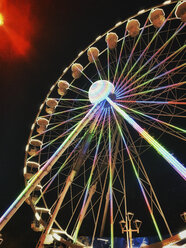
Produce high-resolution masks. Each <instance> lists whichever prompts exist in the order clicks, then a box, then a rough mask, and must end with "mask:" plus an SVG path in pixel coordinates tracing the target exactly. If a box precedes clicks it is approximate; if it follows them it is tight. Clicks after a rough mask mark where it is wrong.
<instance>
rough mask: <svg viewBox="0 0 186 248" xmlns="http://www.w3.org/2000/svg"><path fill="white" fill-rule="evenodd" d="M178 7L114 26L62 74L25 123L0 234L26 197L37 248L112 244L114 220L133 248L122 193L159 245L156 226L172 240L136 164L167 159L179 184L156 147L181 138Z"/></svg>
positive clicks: (181, 10)
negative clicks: (14, 194) (13, 193)
mask: <svg viewBox="0 0 186 248" xmlns="http://www.w3.org/2000/svg"><path fill="white" fill-rule="evenodd" d="M185 4H186V2H185V1H180V2H174V1H173V2H171V1H165V2H164V3H163V4H162V5H160V6H157V7H154V8H152V9H147V10H142V11H140V12H139V13H138V14H137V15H135V16H133V17H131V18H129V19H128V20H125V21H123V22H120V23H118V24H116V25H115V26H114V27H113V28H111V29H110V30H108V31H107V32H106V33H104V34H103V35H101V36H99V37H98V38H97V39H96V40H95V41H94V42H93V43H92V44H90V46H88V47H87V48H86V49H85V50H84V51H82V52H81V53H80V54H79V55H78V56H77V58H76V59H75V60H74V61H73V62H72V63H71V64H70V65H69V66H68V67H67V68H66V69H65V70H64V71H63V73H62V75H61V76H60V78H59V79H58V80H57V82H56V83H55V84H54V85H53V86H52V87H51V89H50V91H49V93H48V95H47V96H46V98H45V100H44V102H43V103H42V105H41V107H40V109H39V113H38V115H37V117H36V119H35V122H34V123H33V125H32V128H31V133H30V137H29V140H28V144H27V146H26V155H25V166H24V178H25V185H26V187H25V189H24V190H23V192H22V193H21V194H20V195H19V197H18V198H17V199H16V200H15V201H14V202H13V204H12V205H11V206H10V207H9V209H8V210H7V211H6V212H5V214H4V215H3V216H2V217H1V219H0V230H1V229H2V228H3V227H4V225H6V223H7V222H8V221H9V219H10V218H11V217H12V216H13V214H14V213H15V212H16V211H17V209H18V208H19V207H20V206H21V205H22V204H23V203H24V202H25V201H26V202H27V204H28V205H30V207H31V208H32V210H33V213H34V220H33V222H32V224H31V227H32V229H33V230H34V231H36V232H41V233H42V234H41V237H40V240H39V242H38V244H37V245H36V247H37V248H44V247H54V244H55V245H57V246H59V247H60V245H61V246H62V245H64V246H66V247H93V245H94V240H95V239H96V237H97V238H98V237H100V238H102V237H104V236H106V235H109V236H110V247H111V248H113V247H114V238H115V236H116V235H115V233H117V232H118V229H119V228H120V226H119V223H120V224H121V223H123V224H125V226H124V227H123V228H124V229H123V230H126V231H124V232H125V233H126V239H127V247H132V236H131V232H132V231H134V230H133V229H132V228H131V226H130V225H131V223H130V219H129V216H128V215H129V213H130V212H129V211H128V209H129V210H130V208H131V206H132V205H133V204H136V203H135V202H132V203H131V200H130V197H129V194H128V192H132V193H133V194H135V195H136V197H137V195H138V194H139V193H140V192H141V193H140V194H141V195H142V197H143V198H144V202H145V204H146V209H147V212H149V216H150V220H151V223H152V225H153V228H154V230H155V231H156V233H157V236H158V238H159V240H160V242H161V244H163V241H162V240H163V238H162V229H163V228H165V229H166V232H167V233H168V235H169V236H170V240H171V237H172V232H171V228H170V227H169V224H168V221H167V219H166V217H165V214H164V212H163V209H162V207H161V205H160V202H159V200H158V197H157V195H156V193H155V190H154V188H153V186H152V183H151V181H150V176H149V175H148V174H149V168H148V166H149V162H148V160H147V159H145V160H144V161H143V158H144V156H145V155H146V154H148V153H149V152H152V151H153V152H154V154H155V155H154V156H156V155H157V154H158V155H159V160H160V161H164V162H163V163H162V165H161V163H160V164H159V165H157V170H161V166H165V165H164V163H165V164H167V168H168V167H169V165H170V170H173V171H174V172H175V173H178V175H180V180H186V169H185V167H184V165H183V161H179V158H177V157H176V156H175V155H173V154H172V153H171V152H170V151H169V149H168V148H167V147H166V145H163V144H164V143H163V142H164V141H165V140H167V139H169V137H171V139H174V142H175V144H179V143H181V142H185V141H186V137H185V133H186V130H185V129H184V124H183V123H184V120H185V118H186V110H185V108H184V107H185V105H186V100H185V95H184V94H185V85H186V81H185V72H184V69H185V65H186V63H185V56H184V55H185V46H186V45H185V43H184V39H183V37H184V35H185V15H186V9H185ZM174 148H175V154H176V149H177V147H176V146H175V147H174ZM152 170H153V171H154V170H155V168H152ZM147 171H148V173H147ZM131 172H132V175H133V178H135V179H136V181H137V184H136V185H137V186H138V187H136V188H135V189H134V187H133V186H132V185H131V183H130V181H131ZM129 175H130V176H129ZM127 220H129V221H127ZM90 223H91V225H90ZM139 224H140V225H141V223H140V222H139V220H137V222H136V228H137V229H135V231H136V230H137V231H138V232H139ZM108 226H109V228H108ZM129 230H131V232H129ZM83 233H88V235H87V236H91V239H90V244H88V245H87V244H84V243H83V240H81V239H80V237H81V236H82V234H83ZM180 239H181V238H180Z"/></svg>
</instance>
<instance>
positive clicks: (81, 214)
mask: <svg viewBox="0 0 186 248" xmlns="http://www.w3.org/2000/svg"><path fill="white" fill-rule="evenodd" d="M102 115H103V113H102ZM105 118H106V111H105V114H104V120H103V122H102V128H101V132H100V135H99V139H98V144H97V147H96V151H95V155H94V161H93V164H92V168H91V172H90V176H89V179H88V182H87V186H86V191H85V196H84V200H83V205H82V208H81V211H80V216H79V221H78V224H77V226H76V230H75V232H74V242H76V240H77V237H78V233H79V229H80V226H81V223H82V221H83V218H84V214H85V212H84V210H85V204H86V202H87V197H88V193H89V191H90V185H91V182H92V177H93V173H94V170H95V167H96V163H97V156H98V151H99V146H100V143H101V139H102V135H103V130H104V126H105ZM100 121H101V120H100ZM100 121H99V122H100ZM99 124H100V123H97V126H98V125H99ZM93 135H94V132H92V133H91V135H90V136H89V140H88V143H90V141H91V139H92V137H93ZM85 147H87V146H85Z"/></svg>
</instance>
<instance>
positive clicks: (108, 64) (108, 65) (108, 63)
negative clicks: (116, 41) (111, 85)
mask: <svg viewBox="0 0 186 248" xmlns="http://www.w3.org/2000/svg"><path fill="white" fill-rule="evenodd" d="M107 78H108V81H110V59H109V48H108V46H107Z"/></svg>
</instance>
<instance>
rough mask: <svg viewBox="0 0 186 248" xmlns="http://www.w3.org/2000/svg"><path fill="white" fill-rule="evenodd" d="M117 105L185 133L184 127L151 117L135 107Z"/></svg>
mask: <svg viewBox="0 0 186 248" xmlns="http://www.w3.org/2000/svg"><path fill="white" fill-rule="evenodd" d="M119 106H121V107H123V108H125V109H128V110H130V111H132V112H134V113H136V114H138V115H142V116H145V117H147V118H149V119H151V120H154V121H157V122H159V123H161V124H164V125H166V126H169V127H172V128H174V129H177V130H179V131H181V132H183V133H186V129H183V128H180V127H177V126H175V125H172V124H170V123H167V122H165V121H161V120H159V119H157V118H154V117H152V116H150V115H147V114H144V113H142V112H140V111H137V110H135V109H131V108H129V107H127V106H123V105H119Z"/></svg>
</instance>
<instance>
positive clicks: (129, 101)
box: [116, 100, 186, 105]
mask: <svg viewBox="0 0 186 248" xmlns="http://www.w3.org/2000/svg"><path fill="white" fill-rule="evenodd" d="M116 102H125V103H144V104H158V105H159V104H168V105H186V102H176V101H167V102H166V101H165V102H164V101H137V100H116Z"/></svg>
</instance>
